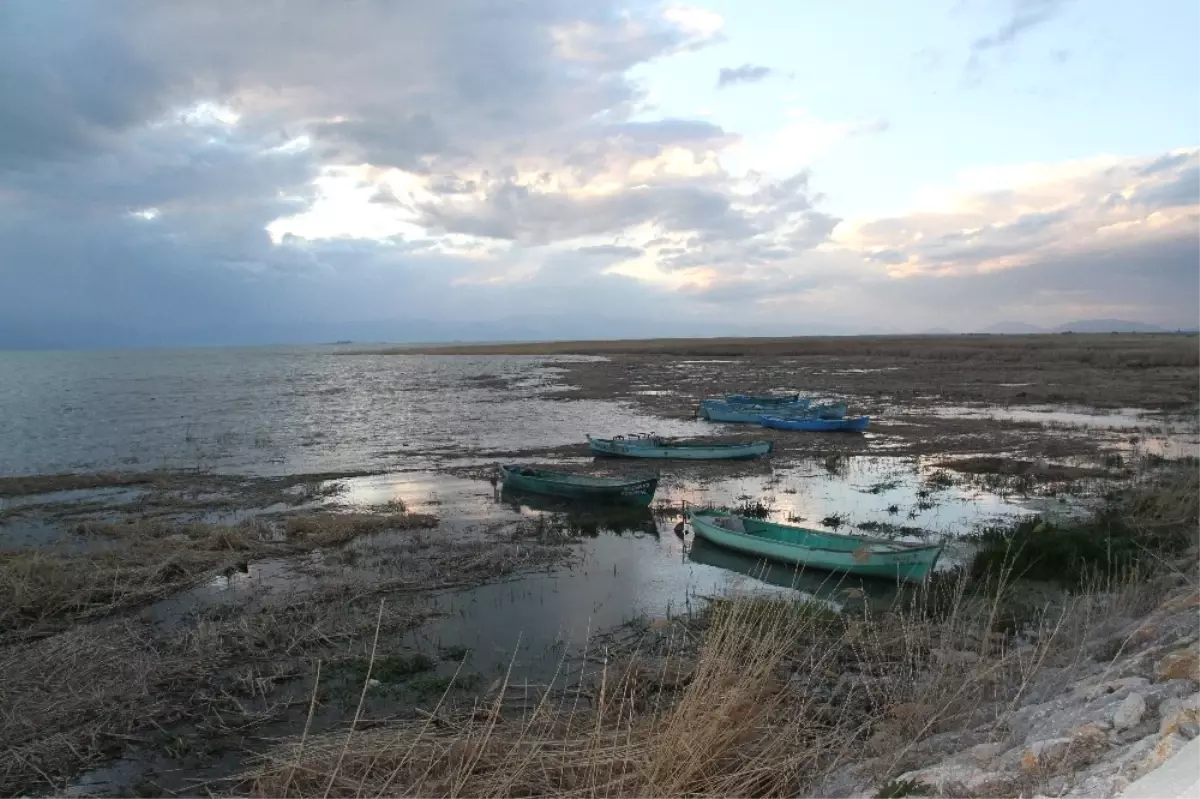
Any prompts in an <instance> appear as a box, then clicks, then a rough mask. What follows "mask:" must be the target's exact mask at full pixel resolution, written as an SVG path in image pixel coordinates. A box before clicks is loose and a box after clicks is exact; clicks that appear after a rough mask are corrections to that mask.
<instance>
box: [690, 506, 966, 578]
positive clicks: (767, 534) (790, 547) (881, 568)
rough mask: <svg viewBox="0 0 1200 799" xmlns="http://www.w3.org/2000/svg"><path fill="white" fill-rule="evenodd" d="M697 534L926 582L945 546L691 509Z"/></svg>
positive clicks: (730, 545) (867, 573) (746, 548)
mask: <svg viewBox="0 0 1200 799" xmlns="http://www.w3.org/2000/svg"><path fill="white" fill-rule="evenodd" d="M687 518H688V521H689V522H690V523H691V525H692V530H694V531H695V533H696V536H697V537H699V538H702V539H704V540H705V541H708V542H709V543H712V544H716V545H717V546H722V547H726V548H727V549H732V550H734V551H737V552H742V553H745V554H747V555H754V556H756V557H760V558H766V559H768V560H774V561H778V562H780V563H789V564H792V565H794V566H803V567H805V568H812V569H820V570H822V571H828V572H844V573H846V574H855V575H859V576H862V577H877V578H883V579H891V580H898V581H904V582H918V583H919V582H922V581H923V580H924V579H925V578H926V577H927V576H928V575H929V574H930V573H931V572H932V571H933V568H934V566H936V565H937V561H938V558H939V557H940V556H941V554H942V547H943V544H906V543H901V542H895V541H885V540H882V539H878V538H868V537H866V536H856V535H839V534H837V533H824V532H821V531H819V530H809V529H806V528H804V527H796V526H794V525H790V524H779V523H777V522H767V521H762V520H760V519H752V518H749V517H746V516H737V515H734V514H731V513H723V512H721V511H712V510H688V512H687Z"/></svg>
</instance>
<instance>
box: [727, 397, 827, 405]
mask: <svg viewBox="0 0 1200 799" xmlns="http://www.w3.org/2000/svg"><path fill="white" fill-rule="evenodd" d="M725 401H726V402H728V403H730V404H731V405H762V406H774V405H808V400H807V399H803V400H802V399H800V395H799V394H784V395H767V396H763V397H756V396H754V395H753V394H726V395H725Z"/></svg>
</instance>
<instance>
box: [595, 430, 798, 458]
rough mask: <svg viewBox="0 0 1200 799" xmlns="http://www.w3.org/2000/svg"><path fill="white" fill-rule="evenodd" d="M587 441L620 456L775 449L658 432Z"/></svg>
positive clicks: (748, 453)
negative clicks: (690, 439) (691, 439)
mask: <svg viewBox="0 0 1200 799" xmlns="http://www.w3.org/2000/svg"><path fill="white" fill-rule="evenodd" d="M588 444H589V445H590V446H591V448H592V452H593V453H594V454H596V455H601V456H606V457H617V458H657V459H664V460H666V459H671V460H689V461H714V460H739V459H745V458H758V457H761V456H763V455H767V454H769V453H770V452H771V451H772V450H774V449H775V443H774V442H773V441H739V442H732V443H719V442H714V443H703V442H688V441H676V440H674V439H669V438H662V437H660V436H656V435H653V434H651V435H648V436H640V435H633V436H617V437H616V438H592V437H591V436H588Z"/></svg>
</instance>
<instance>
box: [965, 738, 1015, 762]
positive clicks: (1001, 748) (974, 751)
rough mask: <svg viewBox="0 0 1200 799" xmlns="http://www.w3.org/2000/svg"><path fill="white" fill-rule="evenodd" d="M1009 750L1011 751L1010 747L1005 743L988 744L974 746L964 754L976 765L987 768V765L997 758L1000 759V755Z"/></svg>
mask: <svg viewBox="0 0 1200 799" xmlns="http://www.w3.org/2000/svg"><path fill="white" fill-rule="evenodd" d="M1008 749H1009V745H1008V744H1007V743H1004V742H1001V743H987V744H978V745H977V746H972V747H971V748H970V749H968V750H967V751H966V752H964V753H963V754H964V756H965V757H967V758H968V759H970V760H972V761H974V762H975V763H978V764H979V765H981V766H986V765H987V764H989V763H991V762H992V761H993V760H995V759H996V758H998V757H1000V755H1002V754H1004V753H1005V752H1007V751H1008Z"/></svg>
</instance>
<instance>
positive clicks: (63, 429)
mask: <svg viewBox="0 0 1200 799" xmlns="http://www.w3.org/2000/svg"><path fill="white" fill-rule="evenodd" d="M578 360H587V359H586V358H574V357H562V356H560V357H543V356H484V357H467V356H429V355H411V356H409V355H344V354H339V352H338V350H337V349H335V348H333V347H325V348H322V347H311V348H279V349H214V350H203V349H196V350H177V351H164V350H145V351H121V352H0V441H2V442H4V446H3V447H0V475H11V474H38V473H50V472H63V471H76V470H102V469H155V468H196V467H201V468H205V469H213V470H219V471H238V472H251V473H258V474H288V473H297V472H315V471H334V470H346V469H387V468H397V467H405V466H411V465H414V459H415V463H416V464H426V465H433V464H435V463H436V461H437V458H438V456H439V454H443V455H450V454H459V453H463V452H480V453H487V452H505V451H513V450H527V449H529V450H532V449H540V448H546V447H556V446H561V445H566V444H576V443H579V442H580V441H581V440H582V437H583V435H584V433H592V434H595V435H615V434H619V433H625V432H629V431H631V430H656V431H658V432H660V433H664V434H674V435H687V434H693V433H700V432H702V431H703V430H704V428H703V426H701V425H700V424H698V423H692V422H672V421H664V420H662V419H655V418H652V417H647V416H644V415H641V414H638V413H637V412H635V411H634V410H632V409H631V408H628V407H624V406H622V405H620V404H618V403H613V402H600V401H593V400H580V401H574V402H558V401H552V400H546V399H543V398H542V395H543V394H545V393H546V391H547V390H549V389H551V388H558V387H561V372H562V364H564V363H568V362H571V361H578Z"/></svg>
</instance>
